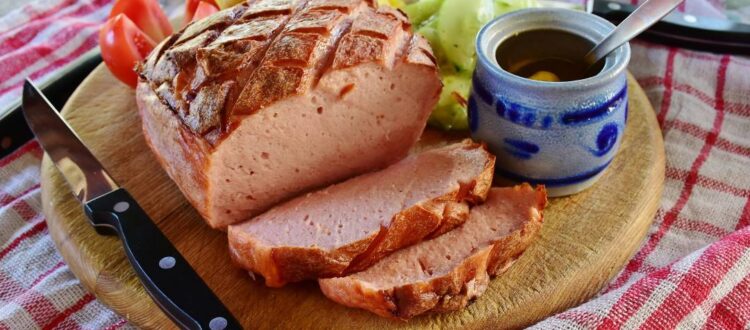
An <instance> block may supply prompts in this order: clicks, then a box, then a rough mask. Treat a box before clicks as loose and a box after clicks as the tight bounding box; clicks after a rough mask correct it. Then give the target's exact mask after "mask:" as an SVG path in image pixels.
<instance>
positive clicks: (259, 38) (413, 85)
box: [136, 0, 441, 228]
mask: <svg viewBox="0 0 750 330" xmlns="http://www.w3.org/2000/svg"><path fill="white" fill-rule="evenodd" d="M137 70H138V72H139V75H140V78H139V82H138V87H137V90H136V97H137V101H138V108H139V113H140V115H141V118H142V122H143V131H144V135H145V137H146V141H147V143H148V144H149V146H150V147H151V149H152V150H153V151H154V153H155V154H156V156H157V159H158V160H159V162H160V163H161V165H162V166H163V167H164V169H165V170H166V172H167V173H168V174H169V176H170V177H171V178H172V179H173V180H174V181H175V182H176V183H177V185H178V186H179V188H180V189H181V190H182V192H183V194H184V195H185V196H186V197H187V199H188V200H189V201H190V202H191V203H192V205H193V206H195V208H196V209H197V210H198V211H199V212H200V214H201V215H202V216H203V217H204V218H205V220H206V221H207V222H208V224H209V225H210V226H212V227H214V228H225V227H226V226H227V225H230V224H232V223H236V222H238V221H240V220H245V219H248V218H250V217H252V216H254V215H257V214H260V213H261V212H262V211H265V210H267V209H268V208H270V207H271V206H272V205H274V204H276V203H278V202H280V201H282V200H285V199H288V198H291V197H293V196H295V195H298V194H299V193H301V192H303V191H308V190H312V189H313V188H315V187H321V186H324V185H328V184H331V183H334V182H337V181H340V180H343V179H345V178H349V177H352V176H355V175H358V174H362V173H365V172H369V171H372V170H375V169H379V168H384V167H386V166H388V165H390V164H393V163H395V162H397V161H398V160H401V159H403V158H404V157H405V156H406V155H407V153H408V150H409V148H410V147H411V146H412V145H413V144H414V143H415V141H416V140H417V139H418V138H419V136H420V134H421V133H422V130H423V129H424V126H425V123H426V121H427V117H428V116H429V114H430V111H431V109H432V108H433V106H434V105H435V103H436V102H437V100H438V96H439V93H440V89H441V83H440V80H439V78H438V72H437V69H436V66H435V58H434V57H433V55H432V51H431V50H430V47H429V46H428V44H427V42H426V41H425V40H424V39H423V38H421V37H419V36H416V35H414V34H412V32H411V28H410V25H409V23H408V21H407V19H406V17H405V16H404V15H403V14H402V13H401V12H399V11H396V10H393V9H391V8H388V7H383V8H377V7H376V5H375V4H374V3H373V2H372V1H365V0H296V1H295V0H251V1H248V2H247V3H244V4H242V5H239V6H236V7H234V8H231V9H227V10H224V11H221V12H218V13H216V14H214V15H212V16H209V17H207V18H205V19H203V20H200V21H197V22H194V23H192V24H190V25H188V26H186V27H185V28H184V29H182V30H181V31H180V32H178V33H176V34H174V35H172V36H170V37H169V38H167V39H166V40H165V41H163V42H162V43H161V44H160V45H158V46H157V47H156V49H155V50H154V51H153V52H152V53H151V54H150V55H149V57H148V58H147V59H146V61H145V63H143V64H141V65H139V67H138V68H137Z"/></svg>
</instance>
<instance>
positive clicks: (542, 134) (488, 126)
mask: <svg viewBox="0 0 750 330" xmlns="http://www.w3.org/2000/svg"><path fill="white" fill-rule="evenodd" d="M613 27H614V26H612V25H611V24H610V23H608V22H606V21H604V20H603V19H600V18H598V17H595V16H593V15H590V14H586V13H582V12H574V11H567V10H555V9H530V10H521V11H517V12H514V13H511V14H508V15H504V16H501V17H500V18H498V19H495V20H494V21H492V22H490V23H489V24H488V25H487V26H485V27H484V28H483V29H482V30H481V31H480V33H479V37H478V38H477V54H478V64H477V68H476V70H475V72H474V77H473V82H472V91H471V95H470V98H469V102H468V104H469V105H468V108H469V109H468V110H469V128H470V130H471V134H472V137H473V138H474V139H476V140H481V141H484V142H486V143H487V145H488V147H489V148H490V150H491V151H492V152H493V153H494V154H495V155H496V156H497V165H496V173H497V174H498V175H500V176H503V177H505V178H507V179H510V180H512V181H519V182H521V181H524V182H531V183H535V184H544V185H546V186H547V187H548V189H549V191H550V195H551V196H562V195H568V194H572V193H576V192H578V191H581V190H583V189H585V188H587V187H588V186H590V185H591V184H593V183H594V182H595V181H596V180H597V179H598V177H599V176H600V175H601V174H602V173H603V171H604V170H605V169H606V168H607V166H608V165H609V164H610V162H611V161H612V159H613V158H614V157H615V155H616V153H617V150H618V149H619V147H620V144H621V142H622V135H623V133H624V132H625V124H626V120H627V108H628V92H627V77H626V71H625V67H626V66H627V63H628V61H629V58H630V48H629V45H624V46H622V47H620V48H619V49H617V50H616V51H615V52H613V53H612V54H610V55H609V56H608V57H607V59H606V62H605V65H604V68H603V69H602V71H601V72H600V73H599V74H597V75H596V76H594V77H590V78H586V79H582V80H575V81H567V82H554V83H553V82H541V81H533V80H529V79H526V78H522V77H518V76H515V75H513V74H511V73H509V72H507V71H505V70H503V69H501V68H500V66H499V65H498V64H497V60H496V59H495V58H494V52H495V49H496V47H497V45H498V44H499V43H500V42H501V40H502V39H503V38H504V37H505V36H507V35H511V34H513V33H518V32H519V31H525V30H529V29H532V28H540V29H544V28H555V29H562V30H568V31H570V32H574V33H576V34H579V35H581V36H583V37H586V38H588V39H590V40H592V41H597V40H600V39H602V38H604V36H605V35H606V34H607V33H608V32H609V31H610V30H611V29H612V28H613Z"/></svg>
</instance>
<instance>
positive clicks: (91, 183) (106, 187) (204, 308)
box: [22, 79, 242, 330]
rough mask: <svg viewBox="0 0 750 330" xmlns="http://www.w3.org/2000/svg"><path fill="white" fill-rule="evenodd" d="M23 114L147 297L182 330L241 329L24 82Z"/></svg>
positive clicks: (133, 201) (74, 135) (87, 213)
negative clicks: (112, 238) (118, 246)
mask: <svg viewBox="0 0 750 330" xmlns="http://www.w3.org/2000/svg"><path fill="white" fill-rule="evenodd" d="M22 100H23V101H22V102H23V114H24V116H25V118H26V121H27V122H28V124H29V127H30V128H31V131H32V132H34V134H35V135H36V137H37V139H38V141H39V144H40V145H41V146H42V149H44V151H45V152H46V153H47V154H48V155H49V157H50V159H52V161H53V162H54V164H55V166H56V167H57V169H58V170H59V171H60V173H61V174H62V175H63V177H64V178H65V180H66V181H67V182H68V184H69V185H70V187H71V190H72V191H73V194H74V195H75V196H76V198H77V199H78V200H79V201H80V202H81V204H82V205H83V209H84V211H85V213H86V215H87V216H88V218H89V221H90V222H91V224H92V225H93V226H94V228H95V229H96V230H97V232H98V233H100V234H116V235H118V236H119V238H120V240H121V241H122V244H123V248H124V250H125V254H126V255H127V258H128V260H129V261H130V263H131V264H132V266H133V268H134V269H135V272H136V274H137V275H138V278H139V279H140V281H141V283H142V284H143V286H144V287H145V288H146V291H147V292H148V293H149V295H151V297H152V298H153V299H154V301H155V302H156V303H157V305H159V307H160V308H161V309H162V310H163V311H164V312H165V313H166V314H167V316H169V317H170V319H171V320H172V321H174V322H175V323H176V324H177V325H178V326H179V327H181V328H183V329H211V330H219V329H241V328H242V327H241V326H240V325H239V323H238V322H237V320H236V319H235V318H234V317H233V316H232V314H231V313H230V312H229V310H228V309H227V308H226V307H225V306H224V305H223V304H222V302H221V300H219V299H218V298H217V297H216V295H214V293H213V292H212V291H211V289H210V288H209V287H208V286H207V285H206V283H205V282H203V280H202V279H201V278H200V276H198V274H197V273H196V272H195V270H193V268H192V267H191V266H190V264H189V263H188V262H187V261H186V260H185V258H184V257H183V256H182V255H181V254H180V253H179V252H178V251H177V249H176V248H175V247H174V246H173V245H172V244H171V243H170V242H169V240H168V239H167V238H166V237H165V236H164V234H163V233H162V232H161V231H160V230H159V228H158V227H157V226H156V225H155V224H154V222H153V221H152V220H151V219H150V218H149V217H148V215H147V214H146V212H145V211H143V209H141V207H140V206H139V205H138V203H137V202H136V201H135V199H133V197H132V196H130V194H129V193H128V192H127V191H126V190H125V189H123V188H121V187H119V186H118V185H117V183H116V182H115V180H114V179H113V178H112V177H111V175H109V173H107V171H106V170H105V169H104V167H103V166H102V165H101V163H100V162H99V161H98V160H97V159H96V157H94V155H93V154H92V153H91V152H90V151H89V149H88V148H87V147H86V145H84V143H83V142H82V141H81V139H80V138H79V137H78V135H77V134H76V133H75V131H73V129H72V128H71V127H70V126H69V125H68V124H67V123H66V122H65V120H64V119H63V118H62V116H61V115H60V114H59V112H58V111H57V110H56V109H55V108H54V106H52V104H51V103H50V102H49V101H48V100H47V98H46V97H45V96H44V95H43V94H42V93H41V92H40V91H39V89H37V88H36V86H34V84H33V83H32V82H31V81H30V80H28V79H27V80H26V82H25V84H24V88H23V95H22Z"/></svg>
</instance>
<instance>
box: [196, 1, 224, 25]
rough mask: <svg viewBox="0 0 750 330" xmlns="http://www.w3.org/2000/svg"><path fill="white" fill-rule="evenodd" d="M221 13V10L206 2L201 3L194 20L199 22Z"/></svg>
mask: <svg viewBox="0 0 750 330" xmlns="http://www.w3.org/2000/svg"><path fill="white" fill-rule="evenodd" d="M218 11H219V8H218V7H216V6H214V5H212V4H210V3H208V2H206V1H201V2H200V3H199V4H198V8H196V9H195V15H193V20H194V21H197V20H199V19H202V18H206V17H208V16H211V14H213V13H216V12H218Z"/></svg>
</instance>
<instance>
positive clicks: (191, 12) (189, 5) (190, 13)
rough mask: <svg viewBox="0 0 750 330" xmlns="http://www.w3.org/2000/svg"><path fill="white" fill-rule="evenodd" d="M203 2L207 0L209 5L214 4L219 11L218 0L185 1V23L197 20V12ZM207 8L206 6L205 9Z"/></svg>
mask: <svg viewBox="0 0 750 330" xmlns="http://www.w3.org/2000/svg"><path fill="white" fill-rule="evenodd" d="M201 2H206V3H208V4H209V5H213V7H214V8H216V11H219V5H217V4H216V1H214V0H187V1H186V2H185V24H187V23H190V22H192V21H194V20H195V19H194V18H195V12H196V11H197V10H198V6H199V5H200V3H201ZM205 10H207V9H205V8H204V11H205ZM216 11H215V12H216Z"/></svg>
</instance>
